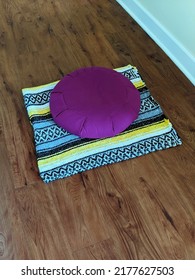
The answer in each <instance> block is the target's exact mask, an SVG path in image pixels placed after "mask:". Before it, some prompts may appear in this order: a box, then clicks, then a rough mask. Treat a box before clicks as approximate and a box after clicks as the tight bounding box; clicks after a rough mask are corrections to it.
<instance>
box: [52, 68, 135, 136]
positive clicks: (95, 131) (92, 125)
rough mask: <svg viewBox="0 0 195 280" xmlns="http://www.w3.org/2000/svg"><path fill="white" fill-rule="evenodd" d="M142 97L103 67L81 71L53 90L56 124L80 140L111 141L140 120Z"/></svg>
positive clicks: (120, 77)
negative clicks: (98, 139)
mask: <svg viewBox="0 0 195 280" xmlns="http://www.w3.org/2000/svg"><path fill="white" fill-rule="evenodd" d="M139 109H140V93H139V91H138V90H137V89H136V88H135V87H134V85H133V84H132V83H131V82H130V81H129V80H128V79H127V78H126V77H125V76H123V75H122V74H121V73H118V72H116V71H114V70H111V69H107V68H103V67H87V68H81V69H78V70H76V71H74V72H72V73H70V74H68V75H67V76H65V77H64V78H63V79H62V80H61V81H60V82H59V83H58V84H57V85H56V86H55V88H54V89H53V90H52V92H51V97H50V110H51V114H52V117H53V119H54V121H55V122H56V123H57V124H58V125H59V126H61V127H62V128H64V129H65V130H67V131H68V132H70V133H72V134H75V135H78V136H79V137H81V138H104V137H112V136H114V135H116V134H118V133H120V132H121V131H123V130H125V129H126V128H127V127H128V126H129V125H130V124H131V123H132V122H133V121H134V120H135V119H136V118H137V117H138V113H139Z"/></svg>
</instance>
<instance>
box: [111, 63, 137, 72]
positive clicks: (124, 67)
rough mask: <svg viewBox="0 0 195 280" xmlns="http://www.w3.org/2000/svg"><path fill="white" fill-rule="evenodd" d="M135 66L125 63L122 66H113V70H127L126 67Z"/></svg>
mask: <svg viewBox="0 0 195 280" xmlns="http://www.w3.org/2000/svg"><path fill="white" fill-rule="evenodd" d="M132 67H133V68H136V67H134V66H133V65H131V64H128V65H126V66H122V67H119V68H115V69H114V70H116V71H117V70H119V71H120V70H127V69H128V68H132Z"/></svg>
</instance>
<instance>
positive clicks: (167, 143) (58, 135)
mask: <svg viewBox="0 0 195 280" xmlns="http://www.w3.org/2000/svg"><path fill="white" fill-rule="evenodd" d="M115 70H116V71H118V72H120V73H121V74H122V75H124V76H126V77H127V78H128V79H129V80H130V81H131V82H132V83H133V84H134V85H135V87H136V88H137V89H138V90H139V92H140V97H141V108H140V112H139V116H138V118H137V120H135V121H134V122H133V123H132V124H131V125H130V126H129V127H128V128H127V129H126V130H125V131H123V132H122V133H120V134H119V135H117V136H115V137H111V138H105V139H95V140H94V139H81V138H79V137H78V136H76V135H73V134H70V133H69V132H67V131H65V130H64V129H62V128H60V127H59V126H57V125H56V124H55V123H54V121H53V119H52V116H51V113H50V108H49V98H50V93H51V90H52V89H53V88H54V87H55V85H56V84H57V83H58V81H57V82H53V83H50V84H47V85H42V86H38V87H33V88H25V89H23V90H22V93H23V97H24V103H25V106H26V109H27V112H28V115H29V119H30V123H31V125H32V127H33V131H34V141H35V148H36V156H37V163H38V168H39V172H40V176H41V178H42V180H43V181H44V182H45V183H49V182H51V181H54V180H56V179H61V178H65V177H68V176H71V175H74V174H77V173H80V172H83V171H86V170H90V169H92V168H96V167H99V166H103V165H106V164H111V163H116V162H120V161H123V160H127V159H131V158H135V157H138V156H142V155H146V154H148V153H151V152H155V151H158V150H163V149H167V148H170V147H175V146H177V145H181V143H182V142H181V139H180V138H179V136H178V135H177V133H176V131H175V129H174V128H173V127H172V124H171V123H170V121H169V120H168V119H167V118H166V117H165V115H164V114H163V111H162V109H161V107H160V105H159V104H158V103H157V102H156V101H155V100H154V98H153V97H152V96H151V94H150V91H149V89H148V88H147V87H146V84H145V83H144V81H143V80H142V79H141V77H140V75H139V73H138V70H137V68H136V67H134V66H131V65H127V66H125V67H122V68H118V69H115Z"/></svg>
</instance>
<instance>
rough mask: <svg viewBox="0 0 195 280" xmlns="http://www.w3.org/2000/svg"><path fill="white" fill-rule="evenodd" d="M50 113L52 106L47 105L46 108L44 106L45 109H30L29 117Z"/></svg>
mask: <svg viewBox="0 0 195 280" xmlns="http://www.w3.org/2000/svg"><path fill="white" fill-rule="evenodd" d="M48 113H50V108H49V106H48V107H46V108H44V109H38V108H37V110H36V109H29V110H28V114H29V117H30V118H31V117H32V116H34V115H36V116H37V115H45V114H48Z"/></svg>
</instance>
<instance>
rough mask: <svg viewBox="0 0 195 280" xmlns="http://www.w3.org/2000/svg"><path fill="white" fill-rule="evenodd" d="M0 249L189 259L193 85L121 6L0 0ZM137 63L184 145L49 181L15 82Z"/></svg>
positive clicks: (35, 255) (193, 226) (14, 253)
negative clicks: (39, 162) (42, 175)
mask: <svg viewBox="0 0 195 280" xmlns="http://www.w3.org/2000/svg"><path fill="white" fill-rule="evenodd" d="M0 57H1V61H0V154H1V157H0V187H1V195H0V258H1V259H194V258H195V245H194V244H195V218H194V212H195V202H194V201H195V189H194V185H195V172H194V170H195V160H194V158H195V155H194V153H195V141H194V132H195V110H194V108H195V95H194V94H195V88H194V87H193V85H192V84H191V83H190V82H189V81H188V80H187V78H186V77H185V76H184V75H183V73H181V71H180V70H179V69H178V68H177V67H176V66H175V65H174V64H173V62H172V61H171V60H170V59H169V58H168V57H167V55H166V54H165V53H164V52H163V51H162V50H161V49H160V48H159V47H158V46H157V45H156V44H155V43H154V42H153V41H152V40H151V38H150V37H149V36H148V35H147V34H146V33H145V32H144V31H143V30H142V29H141V28H140V26H139V25H138V24H137V23H136V22H135V21H134V20H133V19H132V18H131V17H130V16H129V15H128V14H127V13H126V12H125V11H124V10H123V9H122V7H121V6H119V5H118V4H117V2H116V1H114V0H109V1H104V0H100V1H91V0H85V1H79V0H74V1H71V0H67V1H63V0H57V1H51V0H33V1H30V2H28V3H27V1H24V0H16V1H11V0H8V1H1V2H0ZM129 63H130V64H132V65H135V66H137V67H138V69H139V71H140V73H141V75H142V77H143V79H144V80H145V82H146V84H147V86H148V87H149V88H150V90H151V93H152V95H153V96H154V98H155V99H156V100H157V101H158V102H159V103H160V104H161V106H162V108H163V110H164V112H165V114H166V115H167V116H168V117H169V119H170V120H171V122H172V123H173V125H174V127H175V128H176V130H177V132H178V133H179V135H180V136H181V138H182V140H183V144H182V145H181V146H180V147H176V148H172V149H169V150H165V151H160V152H156V153H153V154H150V155H147V156H144V157H140V158H136V159H133V160H129V161H125V162H121V163H118V164H114V165H110V166H105V167H101V168H98V169H95V170H91V171H88V172H85V173H82V174H81V175H75V176H72V177H70V178H67V179H64V180H59V181H56V182H53V183H51V184H48V185H45V184H44V183H43V182H42V181H41V179H40V177H39V175H38V169H37V164H36V156H35V150H34V142H33V132H32V128H31V126H30V123H29V120H28V116H27V113H26V109H25V107H24V103H23V97H22V94H21V89H22V88H24V87H30V86H36V85H40V84H45V83H48V82H52V81H55V80H58V79H60V78H61V77H62V76H64V75H65V74H67V73H69V72H71V71H73V70H75V69H77V68H79V67H83V66H91V65H99V66H105V67H110V68H116V67H120V66H123V65H127V64H129Z"/></svg>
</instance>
